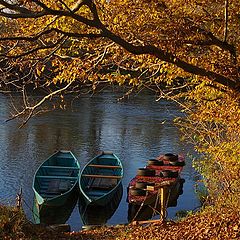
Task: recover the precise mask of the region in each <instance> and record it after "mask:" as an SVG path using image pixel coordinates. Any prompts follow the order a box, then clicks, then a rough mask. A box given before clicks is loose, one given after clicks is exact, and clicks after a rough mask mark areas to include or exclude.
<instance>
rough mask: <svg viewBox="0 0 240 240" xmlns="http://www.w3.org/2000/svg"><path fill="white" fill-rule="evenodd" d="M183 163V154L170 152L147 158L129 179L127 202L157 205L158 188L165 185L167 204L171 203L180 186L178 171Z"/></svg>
mask: <svg viewBox="0 0 240 240" xmlns="http://www.w3.org/2000/svg"><path fill="white" fill-rule="evenodd" d="M184 165H185V160H184V156H183V155H174V154H171V153H167V154H165V155H160V156H159V157H157V158H156V159H150V160H148V164H147V166H145V168H139V169H138V170H137V175H136V176H135V177H134V178H133V179H132V180H131V181H130V183H129V186H128V197H127V202H129V204H133V205H141V206H143V205H154V206H157V205H156V204H158V198H159V189H160V188H162V187H163V186H166V187H167V188H168V196H167V205H168V206H171V205H173V202H174V200H175V199H177V197H178V196H179V192H180V190H181V187H182V183H183V179H181V178H180V173H181V171H182V170H183V166H184ZM181 191H182V190H181ZM175 202H176V200H175Z"/></svg>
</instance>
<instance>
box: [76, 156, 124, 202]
mask: <svg viewBox="0 0 240 240" xmlns="http://www.w3.org/2000/svg"><path fill="white" fill-rule="evenodd" d="M122 177H123V167H122V163H121V161H120V160H119V158H118V157H117V156H116V155H115V154H114V153H111V152H102V153H101V154H99V155H98V156H96V157H95V158H93V159H92V160H91V161H89V162H88V163H87V165H86V166H85V167H84V168H83V169H82V172H81V174H80V179H79V188H80V192H81V196H80V197H81V198H83V200H84V201H85V204H87V205H88V204H90V203H91V205H98V206H105V205H106V204H107V203H109V202H110V201H112V200H113V197H114V196H116V194H115V193H116V192H117V191H119V190H120V188H121V182H122Z"/></svg>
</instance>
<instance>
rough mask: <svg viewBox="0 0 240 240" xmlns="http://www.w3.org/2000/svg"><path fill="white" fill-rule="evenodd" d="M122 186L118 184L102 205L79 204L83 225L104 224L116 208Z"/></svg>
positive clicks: (120, 196) (121, 192) (120, 197)
mask: <svg viewBox="0 0 240 240" xmlns="http://www.w3.org/2000/svg"><path fill="white" fill-rule="evenodd" d="M122 194H123V186H122V184H120V186H119V188H118V190H117V191H116V192H115V193H114V195H113V196H112V200H111V201H110V202H109V203H107V204H106V205H104V206H97V205H94V204H91V203H90V204H88V205H84V204H82V203H80V204H79V212H80V216H81V219H82V222H83V224H84V225H104V224H105V223H106V222H107V220H108V219H110V218H111V217H112V216H113V214H114V213H115V211H116V210H117V208H118V206H119V203H120V201H121V199H122Z"/></svg>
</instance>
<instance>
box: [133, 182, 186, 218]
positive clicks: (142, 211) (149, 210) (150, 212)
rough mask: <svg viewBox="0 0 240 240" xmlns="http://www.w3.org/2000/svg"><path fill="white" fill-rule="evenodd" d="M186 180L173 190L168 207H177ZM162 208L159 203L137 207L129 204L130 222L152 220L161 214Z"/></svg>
mask: <svg viewBox="0 0 240 240" xmlns="http://www.w3.org/2000/svg"><path fill="white" fill-rule="evenodd" d="M184 182H185V180H184V179H180V181H179V184H178V185H177V187H175V188H174V189H172V192H171V197H169V201H168V203H167V207H176V206H177V200H178V198H179V196H180V195H181V194H182V193H183V183H184ZM160 209H161V206H160V204H159V203H157V204H156V202H155V203H152V204H150V205H143V206H141V205H136V204H131V203H129V204H128V221H129V222H131V221H133V220H136V221H139V220H147V219H151V218H152V217H153V216H155V215H159V214H160Z"/></svg>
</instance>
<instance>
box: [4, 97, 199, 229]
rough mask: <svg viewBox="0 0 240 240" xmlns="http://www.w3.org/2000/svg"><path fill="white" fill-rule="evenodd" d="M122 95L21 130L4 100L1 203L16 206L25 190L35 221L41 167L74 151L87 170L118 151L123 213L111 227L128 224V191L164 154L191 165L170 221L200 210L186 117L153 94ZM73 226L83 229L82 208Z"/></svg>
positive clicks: (88, 101)
mask: <svg viewBox="0 0 240 240" xmlns="http://www.w3.org/2000/svg"><path fill="white" fill-rule="evenodd" d="M118 96H119V95H118V94H114V93H104V94H101V95H96V96H94V97H92V98H90V97H84V98H81V99H78V100H76V101H75V102H74V104H73V107H72V109H68V110H67V111H54V112H51V113H47V114H44V115H42V116H38V117H36V118H34V119H31V120H30V122H29V123H28V124H27V125H26V126H25V127H24V128H23V129H18V124H17V122H16V121H10V122H8V123H5V120H6V119H7V117H8V114H9V112H10V110H11V109H10V106H9V104H10V101H9V100H8V99H7V98H6V97H4V96H0V107H1V108H0V109H1V111H0V122H1V125H0V203H4V204H15V198H16V193H17V192H18V191H19V188H20V187H22V188H23V194H24V195H23V196H24V210H25V212H26V214H27V216H28V217H29V219H32V212H31V208H32V205H33V191H32V188H31V186H32V179H33V175H34V172H35V170H36V169H37V167H38V166H39V165H40V164H41V163H42V162H43V161H44V160H45V159H46V158H47V157H48V156H49V155H51V154H52V153H53V152H54V151H55V150H57V149H68V150H71V151H72V152H73V153H74V155H75V156H76V157H77V158H78V160H79V162H80V164H81V166H84V164H85V163H86V162H88V161H89V160H90V159H91V158H93V157H94V156H95V155H96V154H97V153H98V152H99V151H101V150H106V151H107V150H108V151H113V152H114V153H115V154H117V155H118V157H119V158H120V159H121V160H122V162H123V166H124V178H123V188H124V189H123V197H122V200H121V202H120V205H119V207H118V209H117V210H116V212H115V214H114V215H113V216H112V218H111V219H109V220H108V222H107V224H118V223H126V222H127V212H128V211H127V210H128V204H127V202H126V188H127V185H128V182H129V181H130V180H131V178H133V177H134V176H135V174H136V171H137V169H138V168H140V167H143V166H144V165H145V164H146V161H147V159H149V158H154V157H157V156H158V155H160V154H161V153H166V152H173V153H183V154H185V156H186V162H187V165H186V166H185V167H184V171H183V173H182V177H183V178H184V179H185V180H186V182H185V183H184V185H183V194H182V195H180V197H179V199H178V205H177V207H171V208H168V217H169V218H174V216H175V213H176V212H177V211H179V210H192V209H194V208H196V207H198V206H199V201H198V200H197V197H196V195H195V193H194V184H195V181H196V177H195V172H194V170H193V168H192V167H191V160H190V158H189V157H188V154H191V155H194V154H195V153H194V150H193V146H191V145H189V144H187V143H185V142H181V141H180V132H179V131H178V129H177V128H176V127H175V126H174V125H173V119H174V118H175V117H176V116H181V115H182V113H181V112H180V110H179V108H178V106H177V105H176V104H174V103H172V102H167V101H159V102H155V98H154V96H152V95H138V96H136V97H132V98H131V99H130V100H128V101H125V102H118V101H117V98H118ZM68 223H69V224H70V225H71V227H72V229H73V230H75V231H76V230H79V229H81V227H82V222H81V218H80V215H79V211H78V208H77V207H75V209H74V210H73V212H72V215H71V216H70V218H69V220H68Z"/></svg>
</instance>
